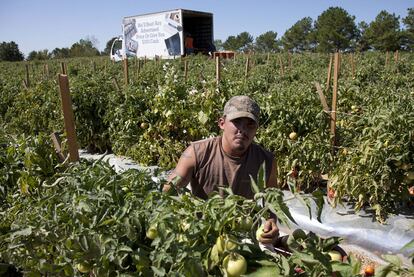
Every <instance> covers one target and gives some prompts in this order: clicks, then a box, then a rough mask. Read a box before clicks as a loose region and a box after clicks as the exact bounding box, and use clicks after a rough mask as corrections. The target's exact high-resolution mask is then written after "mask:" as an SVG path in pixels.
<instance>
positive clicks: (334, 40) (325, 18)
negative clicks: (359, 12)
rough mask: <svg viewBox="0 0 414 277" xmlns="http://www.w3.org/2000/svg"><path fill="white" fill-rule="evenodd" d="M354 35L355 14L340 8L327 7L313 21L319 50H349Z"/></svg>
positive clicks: (355, 30)
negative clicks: (352, 14)
mask: <svg viewBox="0 0 414 277" xmlns="http://www.w3.org/2000/svg"><path fill="white" fill-rule="evenodd" d="M356 36H357V27H356V25H355V16H351V15H349V14H348V12H347V11H345V10H344V9H342V8H339V7H331V8H329V9H327V10H326V11H324V12H323V13H322V14H321V15H320V16H319V17H318V19H317V20H316V22H315V39H316V42H317V43H318V46H317V48H318V50H319V51H321V52H334V51H346V50H349V49H350V46H351V45H352V41H353V40H355V39H356Z"/></svg>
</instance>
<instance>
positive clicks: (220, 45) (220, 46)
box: [213, 39, 224, 51]
mask: <svg viewBox="0 0 414 277" xmlns="http://www.w3.org/2000/svg"><path fill="white" fill-rule="evenodd" d="M213 44H214V47H216V49H217V50H218V51H221V50H223V49H224V47H223V41H222V40H221V39H215V40H214V42H213Z"/></svg>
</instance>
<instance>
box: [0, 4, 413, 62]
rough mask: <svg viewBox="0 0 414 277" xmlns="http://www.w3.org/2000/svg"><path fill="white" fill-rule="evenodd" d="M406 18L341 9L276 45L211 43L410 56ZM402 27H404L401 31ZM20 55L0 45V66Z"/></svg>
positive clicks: (59, 54)
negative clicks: (358, 15) (365, 17)
mask: <svg viewBox="0 0 414 277" xmlns="http://www.w3.org/2000/svg"><path fill="white" fill-rule="evenodd" d="M407 11H408V14H407V16H406V17H404V18H402V19H401V21H400V17H399V16H397V15H395V14H394V13H393V14H391V13H389V12H387V11H385V10H383V11H381V12H380V13H379V14H378V15H377V16H376V18H375V19H374V20H373V21H372V22H370V23H367V22H365V21H361V22H359V23H358V24H356V22H355V16H352V15H350V14H349V13H348V12H347V11H346V10H345V9H343V8H340V7H330V8H328V9H327V10H325V11H324V12H322V14H320V15H319V16H318V18H317V19H316V20H313V19H312V18H310V17H305V18H302V19H300V20H299V21H297V22H296V23H295V24H293V26H292V27H290V28H289V29H287V30H286V32H285V33H284V35H283V36H282V37H281V38H280V39H279V38H277V33H276V32H274V31H268V32H266V33H263V34H261V35H259V36H258V37H256V38H255V39H254V37H253V36H252V35H251V34H250V33H248V32H242V33H240V34H238V35H235V36H233V35H232V36H229V37H228V38H227V39H226V40H225V41H224V42H223V41H222V40H215V41H214V44H215V46H216V48H217V49H218V50H232V51H238V52H251V51H254V52H279V51H289V52H303V51H312V52H323V53H330V52H336V51H341V52H354V51H367V50H377V51H396V50H404V51H412V50H413V49H414V8H409V9H407ZM402 26H403V27H402ZM114 39H115V37H113V38H111V39H110V40H109V41H108V42H107V43H106V47H105V50H104V51H103V52H100V51H99V50H98V49H97V48H96V47H95V45H94V42H93V41H92V40H91V39H89V38H87V39H81V40H80V41H79V42H76V43H74V44H73V45H72V46H71V47H70V48H55V49H54V50H53V51H51V52H49V51H48V50H47V49H45V50H41V51H32V52H30V53H29V55H28V56H27V60H46V59H51V58H69V57H85V56H86V57H88V56H97V55H108V54H109V52H110V49H111V45H112V42H113V40H114ZM21 60H24V55H23V54H22V53H21V52H20V51H19V48H18V45H17V44H16V43H15V42H13V41H12V42H2V43H1V44H0V61H21Z"/></svg>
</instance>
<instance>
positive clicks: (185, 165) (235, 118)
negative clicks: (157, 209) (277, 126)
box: [163, 96, 279, 244]
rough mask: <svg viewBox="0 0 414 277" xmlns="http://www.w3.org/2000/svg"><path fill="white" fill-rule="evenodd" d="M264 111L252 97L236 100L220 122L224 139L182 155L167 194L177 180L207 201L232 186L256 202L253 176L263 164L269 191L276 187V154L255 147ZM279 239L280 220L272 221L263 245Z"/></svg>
mask: <svg viewBox="0 0 414 277" xmlns="http://www.w3.org/2000/svg"><path fill="white" fill-rule="evenodd" d="M259 116H260V108H259V106H258V105H257V103H256V102H254V101H253V100H252V99H251V98H249V97H248V96H234V97H232V98H231V99H230V100H229V101H228V102H227V103H226V105H225V106H224V113H223V116H222V117H221V118H220V119H219V122H218V124H219V127H220V129H221V130H222V136H219V137H214V138H209V139H205V140H201V141H196V142H193V143H191V145H190V146H189V147H188V148H187V149H186V150H185V151H184V153H183V154H182V155H181V157H180V160H179V161H178V164H177V166H176V168H175V170H174V171H173V172H172V173H171V175H170V176H169V179H168V183H167V184H166V185H165V186H164V188H163V190H164V191H168V190H169V189H170V187H171V185H170V182H171V181H172V180H173V179H176V177H177V176H179V177H180V178H178V182H177V184H176V185H177V186H178V187H183V186H186V185H188V183H190V184H191V191H192V193H193V194H194V195H196V196H198V197H200V198H203V199H206V198H207V197H208V194H209V193H211V192H212V191H219V192H220V189H219V185H222V186H229V187H230V188H231V189H232V191H233V193H234V194H237V195H241V196H244V197H246V198H249V199H252V198H253V196H254V194H253V192H252V190H251V184H250V182H251V180H250V176H252V177H253V178H256V176H257V173H258V172H259V169H260V167H261V165H262V164H263V163H265V166H266V181H267V184H266V185H267V187H276V164H275V159H274V156H273V154H272V153H270V152H269V151H267V150H265V149H263V148H262V147H261V146H259V145H257V144H255V143H253V139H254V137H255V135H256V131H257V128H258V126H259ZM278 236H279V229H278V227H277V224H276V217H275V216H273V217H272V218H270V219H268V220H267V221H266V223H265V225H264V233H263V234H262V237H261V239H260V241H261V242H262V243H264V244H274V243H275V242H276V241H277V239H278Z"/></svg>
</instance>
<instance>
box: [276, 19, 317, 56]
mask: <svg viewBox="0 0 414 277" xmlns="http://www.w3.org/2000/svg"><path fill="white" fill-rule="evenodd" d="M312 32H313V28H312V18H310V17H305V18H302V19H301V20H299V21H298V22H296V23H295V24H294V25H293V26H292V27H290V28H289V29H288V30H287V31H286V32H285V34H284V35H283V37H282V39H281V42H282V45H283V49H285V50H287V51H293V52H302V51H307V50H311V49H312V38H311V34H312Z"/></svg>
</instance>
